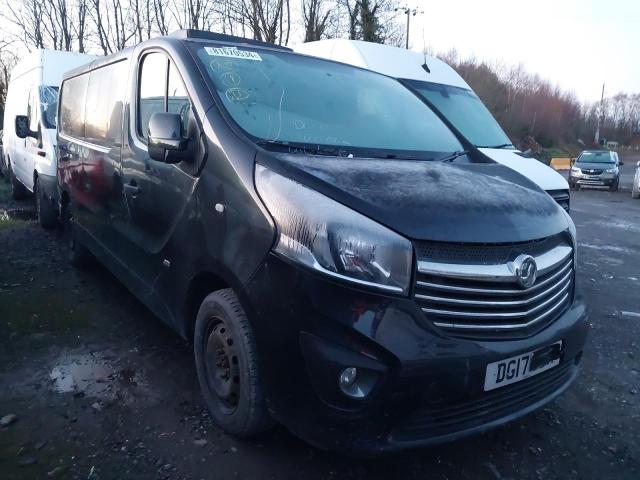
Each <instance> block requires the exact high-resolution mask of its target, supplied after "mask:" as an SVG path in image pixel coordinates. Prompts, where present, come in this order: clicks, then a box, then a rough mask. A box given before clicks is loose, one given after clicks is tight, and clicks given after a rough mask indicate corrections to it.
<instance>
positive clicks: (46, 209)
mask: <svg viewBox="0 0 640 480" xmlns="http://www.w3.org/2000/svg"><path fill="white" fill-rule="evenodd" d="M33 191H34V193H35V197H36V213H37V214H38V222H39V223H40V226H41V227H42V228H46V229H51V228H53V227H55V226H57V225H58V212H57V211H56V209H55V208H54V207H53V205H52V204H51V202H50V201H49V199H47V196H46V194H45V193H44V190H43V188H42V185H40V182H39V181H38V179H36V182H35V186H34V189H33Z"/></svg>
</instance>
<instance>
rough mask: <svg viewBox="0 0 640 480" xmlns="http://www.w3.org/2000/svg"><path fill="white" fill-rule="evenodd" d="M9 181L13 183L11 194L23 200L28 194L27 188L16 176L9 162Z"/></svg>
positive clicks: (16, 198)
mask: <svg viewBox="0 0 640 480" xmlns="http://www.w3.org/2000/svg"><path fill="white" fill-rule="evenodd" d="M9 182H10V183H11V196H12V197H13V198H14V199H15V200H22V199H23V198H25V197H26V196H27V193H28V192H27V188H26V187H25V186H24V185H23V184H22V183H20V180H18V179H17V178H16V177H15V175H14V174H13V169H12V168H11V164H9Z"/></svg>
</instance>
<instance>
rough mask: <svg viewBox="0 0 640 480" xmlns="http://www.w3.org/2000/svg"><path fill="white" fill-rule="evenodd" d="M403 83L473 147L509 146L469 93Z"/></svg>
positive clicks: (500, 131) (484, 110)
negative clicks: (410, 87) (409, 86)
mask: <svg viewBox="0 0 640 480" xmlns="http://www.w3.org/2000/svg"><path fill="white" fill-rule="evenodd" d="M404 81H405V82H406V83H408V84H409V85H411V86H412V87H413V88H415V89H416V90H417V91H418V93H419V94H420V95H422V96H423V97H424V98H425V99H427V100H428V101H429V102H431V104H432V105H433V106H434V107H435V108H436V109H437V110H438V111H439V112H440V113H441V114H442V115H443V116H444V117H445V118H447V119H448V120H449V121H450V122H451V123H452V124H453V126H454V127H456V128H457V129H458V130H459V131H460V133H461V134H462V135H464V137H465V138H466V139H467V140H469V141H470V142H471V143H473V144H474V145H475V146H476V147H497V146H504V145H511V140H509V137H507V134H506V133H504V131H503V130H502V128H501V127H500V125H498V122H496V119H495V118H493V115H491V112H489V110H488V109H487V107H485V106H484V104H483V103H482V101H481V100H480V99H479V98H478V96H477V95H476V94H475V93H473V92H472V91H471V90H467V89H465V88H460V87H453V86H451V85H442V84H440V83H431V82H422V81H419V80H404Z"/></svg>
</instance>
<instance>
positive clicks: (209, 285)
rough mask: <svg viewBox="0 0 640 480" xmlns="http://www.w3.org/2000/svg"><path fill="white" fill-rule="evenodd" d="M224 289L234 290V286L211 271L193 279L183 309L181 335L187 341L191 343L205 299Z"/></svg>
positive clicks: (199, 274) (200, 273)
mask: <svg viewBox="0 0 640 480" xmlns="http://www.w3.org/2000/svg"><path fill="white" fill-rule="evenodd" d="M224 288H232V286H231V285H230V283H229V282H228V281H227V280H225V279H224V278H223V277H222V276H220V275H217V274H215V273H213V272H210V271H202V272H199V273H197V274H196V275H195V276H193V277H192V278H191V280H190V281H189V286H188V287H187V293H186V296H185V301H184V306H183V309H182V310H183V312H182V317H183V319H184V321H183V322H182V323H183V325H182V332H181V333H182V335H183V336H184V337H185V338H186V339H187V340H189V341H191V340H192V338H193V332H194V328H195V323H196V317H197V315H198V310H199V309H200V305H201V304H202V302H203V300H204V299H205V297H206V296H207V295H209V294H210V293H213V292H215V291H217V290H222V289H224Z"/></svg>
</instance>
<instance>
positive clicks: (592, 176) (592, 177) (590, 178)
mask: <svg viewBox="0 0 640 480" xmlns="http://www.w3.org/2000/svg"><path fill="white" fill-rule="evenodd" d="M587 180H600V177H598V176H597V175H587Z"/></svg>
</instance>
